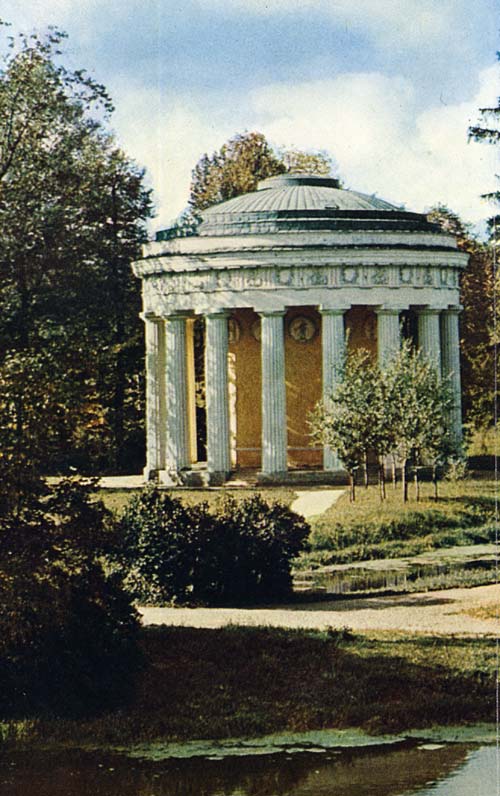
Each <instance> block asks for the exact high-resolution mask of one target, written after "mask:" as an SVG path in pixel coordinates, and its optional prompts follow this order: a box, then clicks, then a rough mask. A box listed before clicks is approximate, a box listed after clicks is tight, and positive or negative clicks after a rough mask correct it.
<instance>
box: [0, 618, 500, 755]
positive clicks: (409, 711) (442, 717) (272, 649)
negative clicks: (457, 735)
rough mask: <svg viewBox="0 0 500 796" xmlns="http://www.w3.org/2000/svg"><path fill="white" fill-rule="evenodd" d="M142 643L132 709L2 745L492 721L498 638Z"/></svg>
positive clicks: (47, 727) (273, 632)
mask: <svg viewBox="0 0 500 796" xmlns="http://www.w3.org/2000/svg"><path fill="white" fill-rule="evenodd" d="M141 646H142V650H143V655H144V663H143V667H142V669H141V671H140V673H139V676H138V678H137V685H136V690H135V693H134V694H133V695H131V696H130V700H129V703H128V704H127V705H124V706H122V707H121V708H120V709H118V710H115V711H112V712H107V713H102V714H101V715H100V716H95V717H82V718H79V719H75V718H67V717H66V718H62V717H59V718H56V717H50V716H44V717H42V716H28V717H22V718H21V717H18V718H17V719H16V720H10V721H3V722H2V723H0V739H1V740H3V743H4V745H15V746H25V745H26V746H29V747H30V748H32V747H33V746H37V747H43V748H47V747H50V748H61V747H77V748H108V749H110V748H112V747H124V746H131V745H135V744H144V743H157V742H163V743H168V742H172V743H173V742H177V743H178V742H187V741H192V740H196V739H200V738H203V739H207V740H214V741H221V740H224V739H228V738H235V737H236V738H243V737H245V738H256V737H261V736H265V735H269V734H273V733H280V732H281V733H282V732H287V733H290V732H292V733H300V732H307V731H314V730H336V729H337V730H348V729H351V730H361V731H363V732H367V733H371V734H375V735H380V734H400V733H403V732H405V731H410V730H420V729H426V728H432V727H435V726H436V725H440V726H452V725H453V726H456V725H472V724H478V723H483V722H494V720H495V677H496V642H495V639H490V638H477V637H462V636H451V637H440V636H429V635H415V634H412V635H410V634H405V633H402V632H389V631H384V632H383V631H377V632H373V631H370V632H365V633H357V634H356V635H353V634H351V633H350V631H348V630H347V629H344V630H339V631H337V630H326V631H310V630H288V629H287V630H285V629H281V628H270V627H240V626H229V627H226V628H220V629H218V630H208V629H195V628H188V627H170V626H161V627H160V626H156V627H150V628H146V629H143V631H142V632H141Z"/></svg>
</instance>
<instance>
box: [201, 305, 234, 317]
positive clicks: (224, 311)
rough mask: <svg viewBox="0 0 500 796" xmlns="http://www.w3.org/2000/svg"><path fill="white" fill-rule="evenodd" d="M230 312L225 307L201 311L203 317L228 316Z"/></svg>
mask: <svg viewBox="0 0 500 796" xmlns="http://www.w3.org/2000/svg"><path fill="white" fill-rule="evenodd" d="M229 315H230V312H229V310H228V309H227V308H225V307H216V308H215V309H213V310H208V312H204V313H203V317H204V318H229Z"/></svg>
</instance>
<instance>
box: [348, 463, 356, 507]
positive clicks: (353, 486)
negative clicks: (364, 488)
mask: <svg viewBox="0 0 500 796" xmlns="http://www.w3.org/2000/svg"><path fill="white" fill-rule="evenodd" d="M349 486H350V491H349V500H350V502H351V503H354V501H355V500H356V479H355V474H354V471H353V470H350V471H349Z"/></svg>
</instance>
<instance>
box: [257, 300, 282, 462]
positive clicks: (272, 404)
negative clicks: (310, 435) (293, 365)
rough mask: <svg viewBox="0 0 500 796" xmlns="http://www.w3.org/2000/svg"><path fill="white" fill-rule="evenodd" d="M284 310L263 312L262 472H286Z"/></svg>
mask: <svg viewBox="0 0 500 796" xmlns="http://www.w3.org/2000/svg"><path fill="white" fill-rule="evenodd" d="M284 314H285V313H284V311H277V312H261V313H260V316H261V357H262V472H263V473H266V474H268V475H279V474H280V473H284V472H286V469H287V419H286V386H285V344H284V337H283V316H284Z"/></svg>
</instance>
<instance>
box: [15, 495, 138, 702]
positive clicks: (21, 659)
mask: <svg viewBox="0 0 500 796" xmlns="http://www.w3.org/2000/svg"><path fill="white" fill-rule="evenodd" d="M92 489H93V488H92V485H91V484H87V485H83V484H78V483H74V482H70V481H63V482H62V483H60V484H59V485H58V486H56V487H55V488H54V489H52V490H49V489H46V490H45V494H42V495H41V496H39V497H36V498H31V499H29V500H27V501H26V503H25V504H24V506H23V509H22V511H21V512H19V513H17V512H15V513H13V512H4V513H3V515H2V516H0V713H1V714H2V715H4V716H12V715H17V716H26V715H30V714H33V713H35V714H40V713H47V712H48V713H52V714H57V715H63V714H64V715H68V714H69V715H75V714H76V715H82V714H85V713H95V712H97V711H99V710H100V709H101V708H104V707H109V706H116V705H117V704H119V703H120V702H121V701H122V700H124V699H125V698H126V697H127V696H128V695H129V693H130V691H131V689H132V685H133V676H134V673H135V670H136V666H137V664H138V662H139V654H138V645H137V634H138V627H139V625H138V618H137V614H136V611H135V610H134V609H133V607H132V606H131V604H130V598H129V597H128V595H126V593H125V592H124V591H123V589H122V588H121V584H120V581H119V579H118V576H117V575H106V573H105V572H104V570H103V567H102V565H101V563H100V560H99V558H98V556H99V555H100V554H101V553H103V552H104V551H105V550H106V549H107V548H108V547H109V545H108V539H110V535H109V533H108V532H107V531H109V530H111V529H110V528H109V527H108V526H107V523H108V521H109V517H108V515H107V512H106V511H105V510H104V508H103V506H102V504H100V503H98V502H94V501H93V500H92V499H91V498H92Z"/></svg>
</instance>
